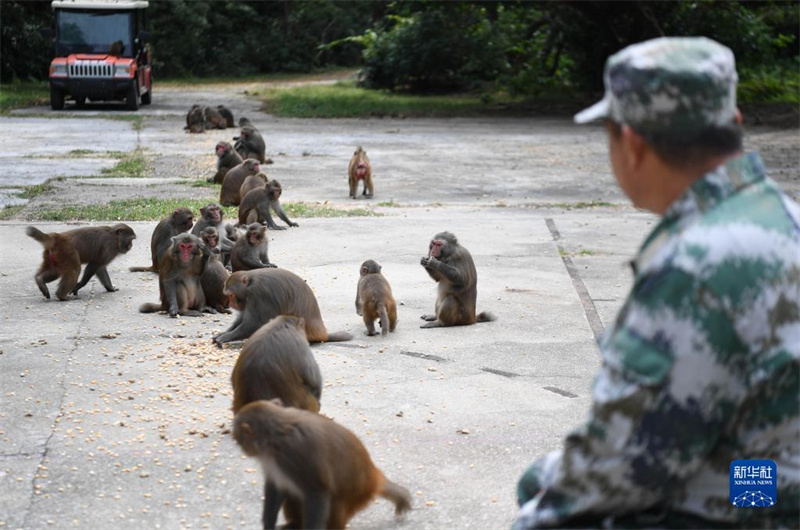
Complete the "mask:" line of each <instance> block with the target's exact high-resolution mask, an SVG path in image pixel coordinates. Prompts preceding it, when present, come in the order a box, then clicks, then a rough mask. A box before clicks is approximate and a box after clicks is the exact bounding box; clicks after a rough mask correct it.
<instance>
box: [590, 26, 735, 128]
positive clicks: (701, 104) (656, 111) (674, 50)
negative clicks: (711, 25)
mask: <svg viewBox="0 0 800 530" xmlns="http://www.w3.org/2000/svg"><path fill="white" fill-rule="evenodd" d="M737 81H738V76H737V75H736V64H735V60H734V57H733V52H732V51H731V50H730V49H729V48H727V47H726V46H723V45H722V44H720V43H718V42H715V41H713V40H711V39H707V38H705V37H680V38H678V37H666V38H660V39H653V40H649V41H645V42H642V43H639V44H634V45H631V46H628V47H627V48H625V49H623V50H622V51H620V52H617V53H616V54H614V55H612V56H611V57H609V58H608V60H607V61H606V66H605V71H604V74H603V82H604V84H605V87H606V93H605V97H603V99H602V100H601V101H599V102H598V103H596V104H594V105H593V106H591V107H589V108H588V109H585V110H583V111H581V112H579V113H578V114H576V115H575V123H587V122H590V121H594V120H598V119H602V118H610V119H611V120H613V121H615V122H617V123H624V124H627V125H630V126H631V127H633V128H634V129H635V130H637V131H638V132H640V133H643V134H646V133H648V132H652V133H661V132H670V131H673V132H689V131H698V130H701V129H703V128H705V127H708V126H712V125H727V124H729V123H732V122H733V121H734V119H735V115H736V83H737Z"/></svg>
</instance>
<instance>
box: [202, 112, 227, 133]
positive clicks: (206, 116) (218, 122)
mask: <svg viewBox="0 0 800 530" xmlns="http://www.w3.org/2000/svg"><path fill="white" fill-rule="evenodd" d="M203 121H204V122H205V128H206V129H225V128H227V127H228V124H227V123H226V122H225V118H223V117H222V114H220V113H219V111H217V109H214V108H211V107H204V108H203Z"/></svg>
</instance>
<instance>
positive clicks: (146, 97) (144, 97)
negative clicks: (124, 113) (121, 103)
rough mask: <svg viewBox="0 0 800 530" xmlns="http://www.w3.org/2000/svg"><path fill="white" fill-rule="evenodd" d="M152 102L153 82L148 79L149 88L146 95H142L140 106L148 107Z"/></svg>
mask: <svg viewBox="0 0 800 530" xmlns="http://www.w3.org/2000/svg"><path fill="white" fill-rule="evenodd" d="M152 101H153V80H152V79H150V86H149V87H148V90H147V93H146V94H142V105H149V104H150V103H151V102H152Z"/></svg>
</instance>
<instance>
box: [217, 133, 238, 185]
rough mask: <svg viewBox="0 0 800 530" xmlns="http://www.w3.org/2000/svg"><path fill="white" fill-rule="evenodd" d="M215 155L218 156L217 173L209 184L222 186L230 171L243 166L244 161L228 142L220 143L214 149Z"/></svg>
mask: <svg viewBox="0 0 800 530" xmlns="http://www.w3.org/2000/svg"><path fill="white" fill-rule="evenodd" d="M214 153H215V154H216V155H217V172H216V173H214V176H213V177H211V178H209V179H208V182H213V183H215V184H222V181H223V179H224V178H225V175H227V174H228V171H230V170H231V169H233V168H235V167H236V166H238V165H239V164H241V163H242V161H243V160H242V157H241V156H239V153H237V152H236V149H234V148H233V146H232V145H231V144H229V143H228V142H218V143H217V146H216V147H215V148H214Z"/></svg>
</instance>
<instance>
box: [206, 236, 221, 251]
mask: <svg viewBox="0 0 800 530" xmlns="http://www.w3.org/2000/svg"><path fill="white" fill-rule="evenodd" d="M217 243H219V241H217V236H206V245H208V246H209V247H211V248H216V247H217Z"/></svg>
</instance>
